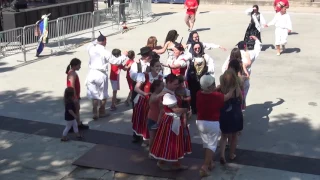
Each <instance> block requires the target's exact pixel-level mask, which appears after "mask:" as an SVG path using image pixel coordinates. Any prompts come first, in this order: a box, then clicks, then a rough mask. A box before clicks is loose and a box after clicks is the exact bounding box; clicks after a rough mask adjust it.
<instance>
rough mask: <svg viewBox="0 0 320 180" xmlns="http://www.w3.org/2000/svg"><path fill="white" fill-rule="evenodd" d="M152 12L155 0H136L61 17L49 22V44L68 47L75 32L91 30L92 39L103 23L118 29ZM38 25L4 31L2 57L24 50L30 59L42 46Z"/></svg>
mask: <svg viewBox="0 0 320 180" xmlns="http://www.w3.org/2000/svg"><path fill="white" fill-rule="evenodd" d="M151 15H152V11H151V0H132V1H131V2H128V3H122V4H115V5H113V6H112V7H111V8H107V9H101V10H97V11H94V12H87V13H81V14H75V15H71V16H64V17H60V18H58V19H56V20H52V21H49V22H48V33H49V34H48V38H49V43H48V44H46V47H57V48H58V49H59V50H65V49H67V48H68V47H67V45H68V43H69V41H71V40H72V39H71V38H72V37H74V36H78V35H80V34H84V33H90V32H91V33H92V36H91V40H94V39H95V31H97V30H98V29H101V28H102V27H106V26H108V27H111V28H112V29H113V30H114V31H116V32H117V31H119V30H121V28H122V27H121V26H122V22H123V21H128V20H137V21H138V22H140V23H143V19H144V17H148V16H151ZM114 27H116V28H115V29H114ZM35 28H36V25H35V24H34V25H28V26H24V27H23V28H16V29H11V30H7V31H2V32H0V58H2V57H7V56H10V55H14V54H18V53H23V56H24V61H26V60H27V52H30V51H33V50H35V49H36V48H37V46H38V40H39V37H38V36H36V34H35ZM74 43H78V42H74ZM51 53H52V52H51Z"/></svg>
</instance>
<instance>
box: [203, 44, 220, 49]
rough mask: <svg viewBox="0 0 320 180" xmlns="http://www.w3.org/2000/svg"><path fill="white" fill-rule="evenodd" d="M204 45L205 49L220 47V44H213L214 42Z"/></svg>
mask: <svg viewBox="0 0 320 180" xmlns="http://www.w3.org/2000/svg"><path fill="white" fill-rule="evenodd" d="M202 45H203V48H204V49H205V50H211V49H215V48H219V47H220V45H218V44H213V43H202Z"/></svg>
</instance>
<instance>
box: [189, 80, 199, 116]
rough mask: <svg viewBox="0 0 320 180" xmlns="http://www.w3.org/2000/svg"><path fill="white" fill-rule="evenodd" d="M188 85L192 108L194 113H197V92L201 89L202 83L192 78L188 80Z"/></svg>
mask: <svg viewBox="0 0 320 180" xmlns="http://www.w3.org/2000/svg"><path fill="white" fill-rule="evenodd" d="M188 86H189V90H190V95H191V103H190V105H191V109H192V113H193V114H196V113H197V99H196V98H197V92H198V91H199V90H200V89H201V87H200V83H199V82H198V81H197V80H193V79H190V80H188Z"/></svg>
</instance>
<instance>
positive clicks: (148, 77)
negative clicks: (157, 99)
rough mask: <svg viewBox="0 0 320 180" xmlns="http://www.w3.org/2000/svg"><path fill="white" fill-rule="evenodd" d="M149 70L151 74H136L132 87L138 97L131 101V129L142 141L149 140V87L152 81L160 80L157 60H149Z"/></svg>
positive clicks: (159, 68)
mask: <svg viewBox="0 0 320 180" xmlns="http://www.w3.org/2000/svg"><path fill="white" fill-rule="evenodd" d="M150 69H151V72H146V73H139V74H138V76H137V84H136V85H135V87H134V91H136V93H138V95H137V96H136V97H135V98H134V100H133V103H134V107H133V114H132V129H133V131H134V133H135V135H137V136H141V137H143V139H144V140H148V139H149V131H148V127H147V116H148V111H149V98H150V87H151V84H152V83H153V82H154V80H157V79H159V80H162V76H161V75H160V74H159V73H160V71H161V64H160V62H159V61H158V60H151V62H150Z"/></svg>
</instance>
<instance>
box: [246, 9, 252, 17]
mask: <svg viewBox="0 0 320 180" xmlns="http://www.w3.org/2000/svg"><path fill="white" fill-rule="evenodd" d="M252 11H253V8H248V9H246V11H245V14H246V15H248V16H250V15H251V12H252Z"/></svg>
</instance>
